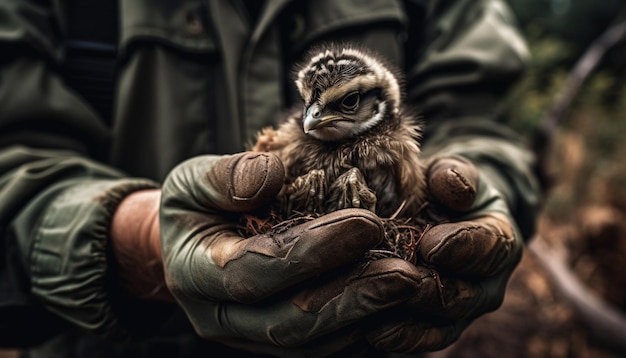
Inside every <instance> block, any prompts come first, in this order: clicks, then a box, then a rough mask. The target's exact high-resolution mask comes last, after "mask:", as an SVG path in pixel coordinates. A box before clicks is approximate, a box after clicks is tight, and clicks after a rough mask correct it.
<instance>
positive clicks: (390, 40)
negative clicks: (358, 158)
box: [0, 0, 538, 343]
mask: <svg viewBox="0 0 626 358" xmlns="http://www.w3.org/2000/svg"><path fill="white" fill-rule="evenodd" d="M237 4H239V5H241V4H242V3H241V2H239V1H226V0H210V1H209V0H207V1H165V0H123V1H119V16H120V21H119V23H120V41H119V46H118V50H119V56H118V59H117V78H116V91H115V97H114V98H113V99H112V102H111V103H112V106H113V108H112V113H113V116H112V118H101V117H100V116H99V115H98V113H97V112H96V111H95V110H94V109H93V108H92V107H91V105H90V104H89V103H88V102H87V101H86V100H85V98H84V97H83V96H82V95H81V93H77V92H76V90H75V89H74V88H72V87H70V86H69V85H68V82H67V81H66V80H65V79H64V78H63V66H64V64H65V63H66V60H67V51H66V40H67V39H66V36H67V28H68V25H67V24H68V21H70V20H69V19H68V12H67V6H68V4H67V3H66V2H64V1H63V0H52V1H50V2H38V1H37V2H36V1H17V0H3V1H2V2H0V168H1V170H0V233H1V234H0V235H2V240H1V242H2V245H3V246H2V247H3V250H2V252H3V254H2V256H1V257H0V280H1V281H0V284H1V285H2V288H3V289H2V293H0V315H2V312H4V311H11V310H13V309H15V308H16V307H26V308H29V307H30V308H32V309H31V310H30V311H32V312H37V309H40V308H41V307H44V308H46V309H47V310H51V311H54V312H55V313H57V314H59V315H60V316H61V317H62V318H64V319H65V320H68V321H71V322H73V323H75V324H76V325H77V326H79V327H82V328H85V329H87V330H89V331H92V332H97V333H98V334H100V335H103V336H105V337H112V338H116V339H121V340H124V339H126V338H128V330H127V328H125V327H123V325H121V324H118V323H119V321H120V320H118V318H117V317H116V313H115V310H112V309H109V308H107V307H108V303H107V302H106V297H107V295H106V292H104V290H105V289H106V287H105V286H102V285H101V283H102V278H103V277H105V276H106V274H107V273H108V272H109V271H108V270H109V269H110V268H109V267H108V266H107V262H106V260H105V258H106V256H105V255H103V254H102V250H104V249H105V248H106V240H107V231H106V227H107V223H108V222H109V220H110V215H111V212H112V210H114V207H115V203H117V202H118V201H119V199H120V195H121V194H120V193H122V194H125V193H128V192H129V191H132V190H138V189H141V188H144V187H151V186H154V185H156V184H155V182H156V183H158V182H160V181H162V180H163V179H164V178H165V176H166V175H167V174H168V173H169V171H170V170H171V169H172V168H173V167H174V166H176V165H177V164H178V163H180V162H181V161H183V160H185V159H187V158H190V157H193V156H196V155H200V154H207V153H215V154H220V153H232V152H238V151H241V150H243V149H245V148H246V144H247V143H248V142H249V141H250V140H251V139H252V137H253V135H254V134H255V133H256V132H257V131H258V130H259V129H260V128H261V127H263V126H266V125H269V124H272V123H275V121H276V120H277V118H278V117H280V112H281V111H282V110H284V109H285V108H286V107H288V106H290V105H292V104H297V103H298V101H297V97H296V96H294V93H295V92H294V87H293V85H292V84H291V82H290V77H289V76H290V68H291V66H292V65H293V63H295V62H297V61H299V59H300V55H301V54H302V51H304V50H305V49H306V48H307V47H309V46H310V45H312V44H315V43H318V42H321V41H327V40H335V41H337V40H353V41H360V42H363V43H364V44H366V45H368V46H371V47H373V48H374V49H376V50H378V51H380V52H381V53H383V54H384V55H385V56H386V57H387V58H388V59H389V60H390V61H391V62H395V63H396V64H398V66H399V67H401V68H402V69H404V72H405V73H406V74H407V79H406V80H407V81H406V86H407V92H408V97H407V100H408V101H409V102H410V103H411V104H413V105H415V106H416V107H417V108H419V109H420V111H421V112H422V113H423V116H424V118H425V121H426V125H427V129H426V131H425V142H424V149H425V152H426V153H431V154H436V153H437V152H438V151H439V150H440V149H441V150H444V151H447V153H448V154H459V155H464V156H466V157H468V158H470V159H472V160H477V161H479V164H480V166H481V168H482V169H483V170H484V171H485V172H488V173H489V174H490V177H489V178H490V180H491V181H492V182H493V183H496V184H495V186H496V187H497V188H498V189H499V190H500V191H501V192H502V194H503V195H505V198H506V201H507V203H508V205H509V209H510V210H511V211H512V214H513V216H514V217H515V218H516V219H517V220H518V225H519V227H520V228H521V230H522V231H523V232H524V233H525V234H529V233H530V232H531V231H532V226H533V218H534V214H535V210H536V206H537V195H538V194H537V186H536V184H535V182H534V179H533V177H532V175H531V172H530V165H531V160H532V157H531V156H530V155H529V154H528V153H527V152H526V151H525V150H524V149H522V147H520V146H517V145H515V144H512V143H513V142H512V140H513V137H514V135H513V134H511V133H509V132H507V131H506V130H504V129H503V126H502V125H501V124H499V123H498V122H496V120H495V118H496V116H497V114H498V113H497V109H498V103H499V100H500V99H501V96H502V95H503V94H504V91H505V90H506V88H507V86H509V85H510V83H511V81H512V80H513V79H515V78H516V77H517V76H518V75H519V74H520V73H521V71H522V70H523V69H524V67H525V64H526V63H527V61H528V55H527V53H526V48H525V47H524V43H523V41H522V40H521V38H520V37H519V35H518V34H517V33H516V32H515V30H514V29H513V24H512V20H511V17H510V14H509V13H508V12H507V9H506V7H505V6H504V5H503V3H502V2H500V1H487V0H483V1H476V0H461V1H454V2H452V1H431V2H428V5H427V6H425V7H424V8H423V9H422V8H420V7H419V6H417V5H410V6H409V5H406V4H405V3H403V2H401V1H381V0H379V1H367V2H364V1H358V0H353V1H334V0H316V1H306V2H305V1H296V0H294V1H287V0H268V1H267V3H266V6H265V8H264V11H263V12H262V13H261V14H260V16H259V17H258V21H257V22H256V23H253V21H252V17H250V16H248V14H246V11H245V9H243V8H242V7H241V6H237ZM405 7H406V8H405ZM404 10H406V11H404ZM103 16H104V15H103ZM442 133H443V134H442ZM464 144H467V146H465V145H464ZM112 168H115V169H112ZM137 178H140V179H137ZM144 178H145V179H144ZM148 180H150V181H148ZM151 181H154V182H151ZM119 188H122V189H119ZM76 193H80V195H78V196H77V195H76ZM121 196H123V195H121ZM94 198H99V199H98V200H94ZM103 202H106V203H108V204H107V205H105V206H103V205H102V203H103ZM60 208H62V210H61V209H60ZM68 213H71V215H70V217H68ZM55 227H61V228H63V230H65V231H66V232H67V233H68V235H69V234H71V235H69V237H72V235H75V236H73V237H75V238H77V239H80V240H79V241H80V242H81V245H87V246H89V245H91V246H89V250H84V251H80V250H79V251H76V252H74V251H72V250H73V248H72V247H71V245H70V246H68V249H67V250H57V251H54V250H48V249H45V250H40V249H39V248H42V247H44V248H45V247H47V246H46V245H49V243H54V242H55V240H61V237H60V236H58V235H59V232H56V231H55V230H54V228H55ZM68 240H71V239H69V238H68ZM79 241H76V242H79ZM68 242H69V241H68ZM90 243H91V244H90ZM42 245H43V246H42ZM68 245H69V244H68ZM5 253H6V254H5ZM8 253H17V255H9V254H8ZM83 254H84V256H83ZM77 256H78V257H77ZM90 257H91V258H98V260H99V263H100V265H99V266H98V267H97V269H96V271H97V272H98V273H97V274H93V275H92V274H91V273H93V272H94V271H90V273H87V272H85V274H86V277H85V280H82V281H80V282H78V283H77V282H71V283H70V282H69V281H66V283H67V285H66V286H58V285H56V283H55V285H54V288H52V286H45V285H38V284H37V283H41V282H44V281H45V280H47V279H50V278H51V276H50V275H52V274H53V273H54V272H58V269H59V266H58V263H59V262H63V263H65V264H67V265H70V266H72V265H74V263H76V265H75V266H74V267H75V268H77V270H80V267H82V266H81V264H80V262H83V263H84V262H86V261H85V260H86V259H88V258H90ZM90 275H91V276H90ZM89 277H92V278H93V279H89ZM75 285H78V286H81V285H82V287H81V289H85V290H87V291H89V290H91V292H92V294H91V295H90V294H86V295H85V297H88V298H90V299H91V298H93V297H96V296H97V297H100V298H103V299H102V300H99V299H98V300H90V301H89V304H88V305H85V301H83V299H82V298H81V297H76V296H74V295H73V292H74V290H73V289H74V288H75ZM83 298H84V297H83ZM81 305H83V306H88V308H87V310H78V309H77V310H73V309H62V308H61V307H63V306H66V307H77V306H78V307H80V306H81ZM96 311H98V312H100V311H101V312H102V313H101V314H102V315H104V316H106V317H99V318H98V319H95V320H94V319H92V318H93V317H92V316H91V314H92V313H93V312H96ZM117 314H118V315H119V314H120V313H119V312H118V313H117ZM31 318H32V319H34V318H35V317H31ZM42 326H43V325H42ZM11 327H18V326H17V325H13V323H12V322H6V323H5V322H2V323H1V324H0V328H1V329H2V331H10V330H11ZM47 334H50V332H43V331H38V330H37V327H32V330H30V331H29V335H31V336H32V337H33V338H32V340H33V341H39V340H42V339H44V338H45V337H46V335H47ZM0 340H1V338H0ZM9 343H10V342H9Z"/></svg>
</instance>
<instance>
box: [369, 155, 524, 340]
mask: <svg viewBox="0 0 626 358" xmlns="http://www.w3.org/2000/svg"><path fill="white" fill-rule="evenodd" d="M427 178H428V179H427V180H428V185H429V190H430V192H431V195H432V197H433V199H434V201H436V202H438V204H439V205H441V206H443V207H447V208H448V209H450V211H451V212H453V213H454V214H456V220H454V221H453V222H448V223H442V224H439V225H436V226H433V227H432V228H431V229H430V230H428V231H427V232H426V233H425V234H424V236H423V238H422V240H421V244H420V246H419V252H420V254H421V255H422V257H423V259H424V260H425V261H426V263H427V264H428V266H431V267H430V268H429V267H417V268H416V271H418V272H422V275H423V277H424V281H423V282H422V283H421V286H420V290H419V291H417V292H416V294H415V296H413V297H412V299H411V300H410V301H408V302H406V303H405V304H404V305H403V306H402V307H395V308H394V309H393V310H392V312H387V313H386V314H385V315H384V316H382V315H381V316H378V317H376V319H372V320H371V323H370V324H371V331H370V332H369V334H368V339H369V341H370V343H371V344H372V345H373V346H374V347H376V348H377V349H381V350H386V351H395V352H418V351H430V350H436V349H441V348H444V347H446V346H448V345H449V344H451V343H452V342H454V341H455V340H456V339H457V338H458V337H459V336H460V334H461V333H462V332H463V330H464V329H465V328H466V327H467V326H468V325H469V324H470V323H471V322H472V321H473V320H474V319H475V318H477V317H478V316H480V315H482V314H484V313H486V312H490V311H493V310H495V309H496V308H498V307H499V306H500V304H501V303H502V300H503V298H504V293H505V287H506V284H507V281H508V279H509V277H510V275H511V273H512V271H513V270H514V268H515V267H516V265H517V264H518V262H519V260H520V258H521V253H522V241H521V236H520V235H519V233H518V232H517V230H516V228H515V227H514V221H513V219H512V218H511V217H510V214H509V211H508V209H507V206H506V203H505V202H504V199H503V198H502V197H501V195H500V193H498V191H497V190H495V189H494V187H493V186H492V185H491V184H490V183H489V181H488V180H487V178H486V177H483V176H482V175H480V174H479V173H478V171H477V169H476V168H475V167H474V166H473V165H472V163H471V162H469V161H467V160H465V159H463V158H461V157H442V158H438V159H435V160H434V161H433V162H432V164H431V165H430V166H429V170H428V174H427ZM386 260H387V261H388V264H389V265H397V264H400V263H397V262H396V263H391V262H390V261H391V260H396V261H398V259H386ZM403 267H404V266H403ZM430 270H432V271H430ZM414 271H415V270H414ZM429 271H430V272H431V273H430V275H429V274H428V272H429ZM439 282H440V283H441V286H439Z"/></svg>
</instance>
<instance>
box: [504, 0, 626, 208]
mask: <svg viewBox="0 0 626 358" xmlns="http://www.w3.org/2000/svg"><path fill="white" fill-rule="evenodd" d="M509 3H510V4H511V6H512V8H513V9H514V10H515V13H516V14H517V16H518V17H519V18H520V24H521V26H522V30H523V32H524V33H525V35H526V38H527V41H528V44H529V48H530V51H531V54H532V57H533V61H532V64H531V66H530V68H529V70H528V72H527V73H526V74H525V76H524V77H523V78H521V80H520V81H519V83H518V85H517V86H516V87H515V88H514V89H513V90H512V91H511V93H510V95H509V97H508V100H507V103H506V114H507V116H508V118H509V119H510V122H511V124H512V126H513V127H514V128H515V129H516V130H517V131H518V132H520V133H522V134H523V135H525V136H526V137H527V138H528V139H529V140H531V139H532V136H533V134H534V129H535V128H537V126H538V125H539V124H540V123H541V122H542V121H545V119H546V117H547V116H548V114H549V111H550V109H551V108H552V107H553V106H554V104H555V102H556V101H557V99H558V98H559V96H561V95H562V93H563V91H564V89H565V88H564V86H565V84H566V80H567V78H568V76H569V75H570V71H571V70H572V68H573V66H574V64H575V63H576V61H578V60H579V59H580V57H581V56H582V55H583V53H584V52H585V50H586V49H587V48H588V47H589V45H590V44H591V43H592V42H593V40H595V39H596V38H597V37H598V36H599V35H600V34H601V33H603V32H604V31H605V30H606V29H607V28H608V27H609V26H610V25H611V24H612V23H614V20H615V19H616V18H617V17H619V15H618V14H620V13H621V11H623V10H624V9H626V3H624V2H623V1H622V0H616V1H614V0H603V1H593V2H592V1H589V0H554V1H551V0H509ZM556 3H560V4H561V5H563V4H566V3H567V5H568V6H567V9H566V11H563V12H562V13H558V14H557V13H555V7H554V6H555V4H556ZM625 53H626V44H625V43H624V42H623V43H622V44H620V45H619V46H618V48H614V49H612V50H611V52H610V53H608V54H607V56H606V58H605V60H604V61H603V62H601V63H600V66H599V67H598V68H597V69H596V71H594V72H593V73H592V75H591V76H590V77H589V78H587V81H586V82H585V83H584V84H583V86H582V88H581V89H580V92H579V93H578V94H577V96H576V97H575V99H574V101H573V103H572V105H571V108H568V111H567V112H566V115H565V117H564V118H563V122H562V123H561V124H560V125H559V127H558V130H557V132H556V134H555V137H554V138H553V140H552V142H553V144H554V147H553V149H552V151H551V153H550V156H551V157H552V158H551V159H550V160H549V163H550V168H549V169H550V172H551V174H552V176H553V178H554V186H553V187H552V189H551V191H550V193H549V195H548V197H547V198H546V206H545V210H546V211H547V213H548V215H552V216H553V217H557V216H558V217H561V218H564V217H571V215H573V213H574V212H575V210H576V208H578V207H580V206H581V205H586V204H607V205H612V206H615V207H619V208H623V209H624V210H626V189H622V187H625V186H624V182H623V180H624V179H626V162H624V161H623V159H622V158H623V157H624V156H625V155H626V144H624V142H625V141H624V138H626V70H625V68H626V60H625V58H626V56H624V54H625ZM618 183H619V184H618Z"/></svg>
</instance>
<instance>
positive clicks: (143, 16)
mask: <svg viewBox="0 0 626 358" xmlns="http://www.w3.org/2000/svg"><path fill="white" fill-rule="evenodd" d="M120 12H121V19H122V23H121V36H120V54H121V55H122V56H125V55H128V52H130V51H132V49H133V48H134V47H135V46H142V45H162V46H169V47H174V48H175V49H177V50H180V51H183V52H187V53H198V54H207V53H212V52H215V50H216V44H215V41H214V37H213V33H212V30H211V26H209V20H208V9H207V7H206V4H205V3H204V2H201V1H157V0H124V1H120Z"/></svg>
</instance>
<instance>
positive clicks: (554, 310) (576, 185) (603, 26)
mask: <svg viewBox="0 0 626 358" xmlns="http://www.w3.org/2000/svg"><path fill="white" fill-rule="evenodd" d="M507 2H508V3H509V5H510V6H511V8H512V9H513V11H514V13H515V15H516V16H517V18H518V20H519V25H520V29H521V31H522V32H523V34H524V35H525V36H526V39H527V40H528V43H529V45H530V51H531V53H532V56H533V65H532V68H531V69H530V71H529V72H528V73H527V74H526V75H525V76H524V78H522V79H521V81H520V83H519V85H518V86H517V87H516V88H515V89H514V90H513V91H512V92H511V93H510V96H509V100H508V102H507V104H506V108H505V113H506V115H507V116H508V117H509V118H510V120H511V121H512V124H513V126H514V128H515V129H516V130H518V131H519V132H520V133H522V134H523V135H524V137H525V138H526V139H527V140H528V142H529V143H530V144H531V145H533V144H534V141H535V140H536V138H537V133H536V132H535V130H536V128H538V127H539V128H541V127H542V125H545V124H546V123H547V122H548V121H550V118H551V117H554V116H559V117H560V119H561V121H560V123H559V124H558V126H556V128H555V130H554V131H551V132H550V134H549V136H550V146H549V147H547V148H546V151H545V155H544V156H543V164H544V168H545V173H546V174H547V177H548V186H547V188H546V193H545V198H544V200H545V201H544V204H543V209H542V212H541V215H540V217H539V220H538V228H537V235H536V236H535V237H534V239H533V240H532V242H531V243H530V244H529V245H528V248H527V250H526V251H525V253H524V257H523V259H522V262H521V264H520V266H519V267H518V268H517V270H516V271H515V272H514V274H513V276H512V279H511V282H510V283H509V287H508V291H507V296H506V297H505V301H504V303H503V306H502V307H501V309H500V310H498V311H496V312H494V313H491V314H488V315H486V316H484V317H482V318H480V319H479V320H477V321H476V323H475V324H474V325H473V326H471V327H470V328H469V329H468V330H467V331H466V332H464V334H463V336H462V337H461V339H460V340H459V342H457V343H456V344H455V345H453V346H452V347H451V348H449V349H447V350H444V351H443V352H439V353H436V354H432V356H433V357H626V160H625V159H624V158H626V140H624V139H625V138H626V36H625V35H624V34H625V33H626V1H624V0H507ZM608 29H612V33H611V34H610V35H613V39H611V40H616V39H619V41H616V42H615V43H609V42H607V39H608V37H607V36H606V35H607V34H606V31H607V30H608ZM620 31H621V32H620ZM600 39H602V40H600ZM590 49H592V50H590ZM603 49H606V50H607V51H606V52H605V53H602V50H603ZM590 53H591V56H589V54H590ZM598 55H602V56H601V57H598ZM594 56H595V57H594ZM581 58H586V59H591V60H592V61H591V62H593V60H594V59H595V60H599V61H598V62H597V67H594V68H593V71H591V72H589V75H588V76H586V77H585V79H584V82H582V84H581V85H580V88H579V90H575V89H576V85H577V83H578V82H577V81H576V80H574V81H573V79H575V78H576V77H575V76H573V72H574V68H577V67H578V68H579V69H580V68H581V67H580V66H577V64H578V62H579V61H580V59H581ZM587 63H589V62H587ZM579 77H580V76H579ZM579 80H580V78H578V81H579ZM573 89H574V91H572V90H573ZM563 96H566V97H567V96H569V97H570V99H571V102H568V101H563V98H564V97H563ZM563 103H564V105H561V104H563ZM560 105H561V108H559V106H560Z"/></svg>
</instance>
